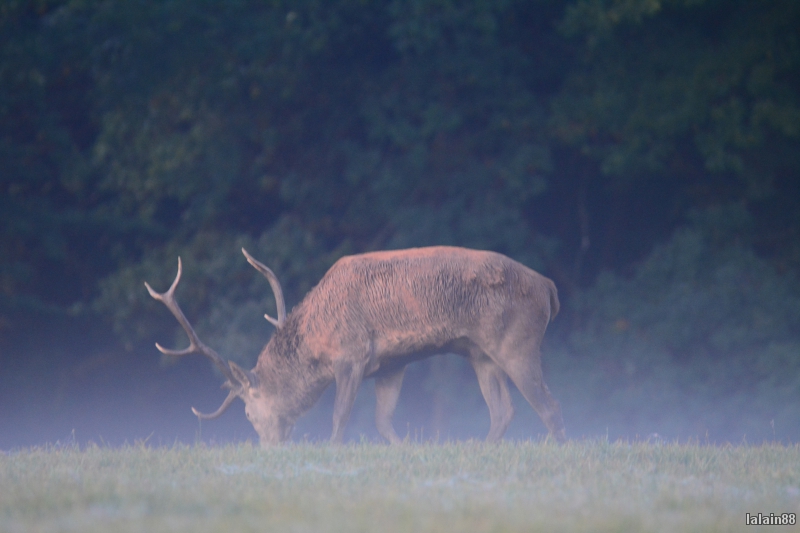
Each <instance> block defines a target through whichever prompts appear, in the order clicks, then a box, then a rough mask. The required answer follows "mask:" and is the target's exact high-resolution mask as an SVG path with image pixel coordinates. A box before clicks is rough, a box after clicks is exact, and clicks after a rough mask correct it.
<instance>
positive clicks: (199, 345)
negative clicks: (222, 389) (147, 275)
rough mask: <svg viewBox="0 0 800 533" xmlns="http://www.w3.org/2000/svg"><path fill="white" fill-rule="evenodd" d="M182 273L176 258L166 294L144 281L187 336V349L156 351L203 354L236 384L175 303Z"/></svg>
mask: <svg viewBox="0 0 800 533" xmlns="http://www.w3.org/2000/svg"><path fill="white" fill-rule="evenodd" d="M182 272H183V267H182V265H181V258H180V257H178V274H177V275H176V276H175V281H173V282H172V285H170V287H169V289H168V290H167V292H163V293H158V292H156V291H154V290H153V288H152V287H150V284H148V283H147V282H146V281H145V282H144V286H145V287H147V292H149V293H150V296H152V297H153V298H155V299H156V300H158V301H159V302H161V303H163V304H164V305H165V306H167V309H169V310H170V312H172V315H173V316H174V317H175V318H176V319H177V320H178V323H179V324H180V325H181V327H182V328H183V331H185V332H186V335H188V336H189V347H188V348H185V349H183V350H169V349H167V348H164V347H163V346H161V345H160V344H158V343H156V348H158V351H160V352H161V353H163V354H166V355H174V356H184V355H189V354H193V353H200V354H203V355H205V356H206V357H208V358H209V359H210V360H211V362H212V363H214V365H215V366H216V367H217V368H219V370H220V372H222V374H223V375H224V376H225V377H226V378H228V380H229V381H230V382H231V383H238V381H237V380H236V378H235V377H234V376H233V373H232V372H231V369H230V366H229V365H228V363H227V361H225V360H224V359H223V358H222V357H220V356H219V354H218V353H217V352H215V351H214V350H213V349H211V348H209V347H208V346H206V345H205V344H203V342H202V341H201V340H200V338H199V337H198V336H197V333H195V331H194V328H192V325H191V324H189V321H188V320H186V316H185V315H184V314H183V311H181V308H180V307H179V306H178V302H177V301H175V288H176V287H177V286H178V282H179V281H180V280H181V273H182ZM231 393H232V394H235V393H234V392H233V390H231ZM227 401H228V400H226V402H227ZM223 405H224V404H223Z"/></svg>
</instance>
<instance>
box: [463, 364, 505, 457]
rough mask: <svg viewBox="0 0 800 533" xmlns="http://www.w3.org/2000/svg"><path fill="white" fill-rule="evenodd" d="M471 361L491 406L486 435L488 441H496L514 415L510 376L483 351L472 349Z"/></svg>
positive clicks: (482, 391) (487, 403)
mask: <svg viewBox="0 0 800 533" xmlns="http://www.w3.org/2000/svg"><path fill="white" fill-rule="evenodd" d="M469 360H470V363H472V368H473V369H474V370H475V374H476V375H477V376H478V384H479V385H480V387H481V393H483V399H484V400H486V405H488V406H489V418H490V419H491V426H490V427H489V434H488V435H486V441H487V442H496V441H499V440H500V439H502V438H503V435H505V433H506V429H508V425H509V424H510V423H511V418H512V417H513V416H514V404H513V403H512V402H511V395H510V394H509V392H508V378H507V376H506V373H505V372H504V371H503V369H502V368H500V367H499V366H497V364H495V362H494V361H492V360H491V359H489V358H488V357H487V356H486V355H485V354H483V352H480V351H478V350H472V351H471V353H470V358H469Z"/></svg>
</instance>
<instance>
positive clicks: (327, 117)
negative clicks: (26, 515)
mask: <svg viewBox="0 0 800 533" xmlns="http://www.w3.org/2000/svg"><path fill="white" fill-rule="evenodd" d="M429 244H453V245H460V246H467V247H473V248H481V249H491V250H495V251H498V252H501V253H504V254H506V255H509V256H510V257H513V258H514V259H517V260H519V261H521V262H522V263H524V264H526V265H528V266H530V267H532V268H534V269H536V270H538V271H540V272H542V273H543V274H545V275H547V276H549V277H551V278H552V279H553V280H554V281H555V282H556V284H557V285H558V287H559V290H560V296H561V301H562V313H561V314H560V315H559V316H558V317H557V319H556V320H555V321H554V323H553V324H552V325H551V328H550V330H549V331H548V336H547V341H546V345H545V347H544V351H545V372H546V378H547V380H548V383H549V384H550V388H551V390H552V392H553V393H554V395H555V396H556V397H557V398H558V399H559V400H560V402H561V403H562V407H563V410H564V419H565V422H566V425H567V432H568V435H569V436H571V437H581V436H604V435H608V436H609V437H611V438H616V437H626V438H636V437H637V436H638V437H639V438H656V437H655V436H654V434H658V435H660V436H661V438H667V439H675V438H677V439H687V438H697V439H700V440H705V439H708V440H710V441H713V442H721V441H726V440H729V441H732V442H741V441H742V440H743V439H745V440H747V441H751V442H760V441H761V440H764V439H767V440H783V441H797V440H800V281H799V279H798V274H800V3H798V2H796V1H795V0H765V1H760V2H753V1H750V0H738V1H737V0H660V1H659V0H491V1H490V0H486V1H482V0H471V1H467V0H464V1H453V0H408V1H388V2H373V1H368V0H330V1H318V0H300V1H295V2H288V1H287V2H284V1H278V0H274V1H267V0H226V1H224V2H222V1H219V2H215V1H210V0H206V1H201V0H170V1H163V2H149V1H132V0H125V1H117V0H103V1H100V0H59V1H56V0H29V1H24V0H2V2H0V447H13V446H26V445H31V444H43V443H45V442H55V441H59V442H63V441H65V440H68V439H78V440H80V441H85V440H92V439H93V440H96V441H104V442H119V441H121V440H129V441H133V440H136V439H146V438H151V439H153V440H158V441H160V442H172V441H173V440H174V439H180V440H185V441H190V442H191V441H192V439H197V438H201V439H206V440H211V441H225V440H229V439H234V440H235V439H245V438H255V433H254V432H253V431H252V429H251V428H250V427H249V425H248V424H247V421H246V419H245V418H244V415H243V413H242V412H241V411H243V410H242V409H240V408H238V407H234V408H232V409H231V410H230V412H229V413H226V415H225V416H224V417H223V419H220V420H219V421H215V422H207V423H205V424H204V425H203V426H202V427H200V426H198V424H197V421H196V419H195V418H194V417H193V415H192V414H191V412H190V411H189V406H190V405H195V406H197V407H198V408H201V409H204V410H210V409H214V408H216V406H217V405H218V402H219V401H221V399H222V397H223V396H224V393H223V392H221V391H219V390H218V389H217V387H218V386H219V384H220V382H221V380H220V379H219V377H218V376H215V375H214V373H213V371H212V368H211V365H209V364H208V363H207V361H205V360H194V359H191V358H190V359H189V360H182V361H180V362H179V363H175V362H174V361H169V360H166V359H164V358H160V357H161V356H160V355H159V354H158V352H156V350H155V348H154V347H153V345H152V343H153V341H155V340H158V341H160V342H161V343H162V344H165V345H168V346H176V347H183V346H184V345H185V344H186V342H187V341H186V339H185V336H184V334H183V333H182V331H180V330H179V328H178V326H177V324H176V322H175V321H174V319H173V318H172V316H171V315H170V314H169V313H168V312H167V311H166V309H164V308H163V306H161V304H158V303H157V302H154V301H153V300H151V299H150V298H149V296H148V295H147V292H146V291H145V289H144V286H143V281H145V280H147V281H149V282H150V283H151V284H152V285H153V286H154V288H156V289H157V290H164V289H166V287H167V286H168V284H169V282H170V281H171V279H172V277H173V276H174V275H175V271H176V266H177V256H181V258H182V260H183V264H184V277H183V281H182V282H181V287H180V288H179V290H178V299H179V301H180V302H181V305H182V307H183V309H184V311H185V312H186V314H187V315H188V316H189V318H190V320H191V321H192V322H193V324H194V325H195V327H196V329H197V331H198V333H199V334H200V336H201V338H203V339H204V341H205V342H206V343H207V344H209V345H211V346H213V347H214V348H216V349H217V351H219V352H220V353H221V354H223V355H224V356H225V357H229V358H230V359H232V360H235V361H237V362H239V363H241V364H243V365H252V364H253V363H254V362H255V358H256V357H257V354H258V352H259V350H260V348H261V347H262V346H263V344H264V343H265V342H266V341H267V340H268V339H269V335H270V333H271V326H270V325H269V324H268V323H267V322H266V321H265V320H264V319H263V316H262V315H263V313H264V312H269V313H270V314H274V303H273V300H272V294H271V292H270V289H269V286H268V284H267V283H266V282H265V280H264V279H263V278H262V277H261V276H260V275H258V274H257V273H256V272H255V271H254V270H253V269H252V268H251V267H250V266H249V265H247V264H246V262H245V261H244V258H243V257H242V255H241V253H240V252H239V250H240V248H241V247H242V246H245V247H247V248H248V250H249V251H250V252H251V253H252V254H253V255H255V256H256V257H258V258H259V259H260V260H261V261H263V262H264V263H266V264H267V265H269V266H270V267H271V268H272V269H273V270H274V271H275V272H276V274H277V275H278V277H279V279H280V280H281V282H282V284H283V287H284V291H285V293H286V295H287V303H288V306H289V307H291V306H292V305H294V304H296V303H297V302H299V300H300V298H301V297H302V296H303V294H305V292H307V291H308V290H309V289H310V288H311V287H312V286H313V285H314V284H315V283H316V282H317V281H318V280H319V278H320V277H321V276H322V275H323V274H324V272H325V270H326V269H327V268H328V267H329V266H330V265H331V264H332V263H333V262H334V261H335V260H336V259H337V258H339V257H341V256H343V255H346V254H351V253H358V252H363V251H369V250H377V249H388V248H403V247H410V246H421V245H429ZM195 359H202V358H200V357H196V358H195ZM370 394H371V384H369V383H367V384H365V386H364V387H363V391H362V393H361V394H360V396H359V401H358V405H357V408H356V410H355V412H354V415H353V419H352V420H351V424H350V430H349V431H350V436H351V438H359V435H366V436H367V437H368V438H373V437H374V436H375V431H374V429H373V427H372V422H371V416H372V414H371V413H372V411H371V409H372V408H373V406H372V403H373V400H372V398H371V397H370ZM330 399H331V394H330V393H329V394H327V395H326V396H325V397H324V399H323V401H322V402H321V404H320V405H319V406H318V407H316V408H315V409H314V410H313V411H312V412H311V413H310V414H309V415H308V416H307V417H306V418H304V419H303V420H301V423H300V426H299V427H298V429H297V430H296V431H295V434H294V438H296V439H301V438H310V439H316V438H325V437H326V436H327V433H328V432H329V431H330V420H329V418H330V405H329V404H330ZM515 403H516V406H517V418H516V420H515V423H514V425H513V426H512V428H511V430H510V432H509V435H510V436H512V437H517V438H536V437H537V435H539V434H541V433H543V432H544V428H543V426H542V425H541V423H540V422H539V421H538V419H536V417H535V415H534V414H533V412H532V410H531V409H530V408H529V406H527V405H526V404H525V403H524V402H523V401H522V400H521V398H520V397H519V396H517V397H516V400H515ZM239 405H240V404H239ZM326 424H327V426H326ZM396 427H397V429H398V433H400V434H401V435H403V434H406V433H407V434H409V435H410V436H412V437H415V438H428V437H436V436H437V435H438V436H439V438H442V439H443V438H464V437H479V438H480V437H482V436H483V434H484V433H485V431H487V429H488V412H487V410H486V408H485V406H484V405H483V400H482V398H481V397H480V393H479V390H478V387H477V383H476V380H475V377H474V375H473V374H472V371H471V369H470V368H469V367H468V365H464V364H463V362H462V361H460V360H459V359H458V358H457V357H455V356H446V357H440V358H434V359H432V360H429V361H426V362H423V363H418V364H416V365H414V367H413V368H411V369H410V372H409V374H408V376H407V378H406V382H405V388H404V393H403V396H402V397H401V404H400V407H399V408H398V415H397V420H396Z"/></svg>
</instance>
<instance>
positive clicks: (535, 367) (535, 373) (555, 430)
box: [498, 343, 567, 442]
mask: <svg viewBox="0 0 800 533" xmlns="http://www.w3.org/2000/svg"><path fill="white" fill-rule="evenodd" d="M504 352H505V353H504V354H503V355H505V357H501V358H499V359H500V360H499V361H498V364H499V365H500V366H501V367H502V368H503V370H505V371H506V373H507V374H508V377H510V378H511V381H513V382H514V385H516V386H517V388H518V389H519V391H520V392H521V393H522V395H523V396H524V397H525V399H526V400H527V401H528V403H529V404H531V407H533V409H534V410H535V411H536V413H537V414H538V415H539V417H540V418H541V419H542V422H544V425H545V426H547V430H548V431H549V432H550V434H551V435H552V436H553V437H554V438H555V439H556V440H557V441H558V442H565V441H566V440H567V436H566V432H565V430H564V420H563V418H562V417H561V406H560V405H559V404H558V402H557V401H556V399H555V398H553V395H552V394H550V389H548V388H547V385H546V384H545V382H544V378H543V377H542V364H541V356H540V354H539V347H538V343H537V344H536V346H535V347H534V348H532V349H531V348H530V347H528V348H526V349H515V350H504Z"/></svg>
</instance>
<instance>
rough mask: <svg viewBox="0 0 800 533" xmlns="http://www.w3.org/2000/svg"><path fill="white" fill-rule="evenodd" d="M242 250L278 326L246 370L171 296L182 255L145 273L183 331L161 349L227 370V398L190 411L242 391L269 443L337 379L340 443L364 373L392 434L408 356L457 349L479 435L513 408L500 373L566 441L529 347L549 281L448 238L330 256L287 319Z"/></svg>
mask: <svg viewBox="0 0 800 533" xmlns="http://www.w3.org/2000/svg"><path fill="white" fill-rule="evenodd" d="M242 253H244V255H245V257H246V258H247V261H248V262H249V263H250V264H251V265H252V266H253V267H255V269H256V270H258V271H259V272H261V273H262V274H263V275H264V276H265V277H266V278H267V280H268V281H269V283H270V285H271V286H272V291H273V292H274V294H275V302H276V305H277V310H278V318H277V319H275V318H272V317H270V316H268V315H264V316H265V317H266V318H267V320H269V321H270V322H271V323H272V324H274V325H275V328H276V330H275V333H274V334H273V336H272V338H271V339H270V341H269V342H268V343H267V345H266V346H265V347H264V349H263V350H262V351H261V354H260V355H259V357H258V362H257V363H256V366H255V368H253V369H252V370H250V371H246V370H243V369H242V368H241V367H240V366H239V365H237V364H236V363H234V362H232V361H226V360H224V359H222V358H221V357H220V356H219V355H218V354H217V353H216V352H215V351H214V350H212V349H211V348H209V347H208V346H206V345H205V344H203V343H202V342H201V341H200V339H199V338H198V337H197V334H196V333H195V332H194V329H192V326H191V325H190V324H189V321H188V320H186V317H185V316H184V314H183V312H182V311H181V309H180V307H178V304H177V302H176V301H175V287H177V285H178V282H179V281H180V279H181V260H180V258H178V275H177V276H175V281H173V282H172V286H171V287H170V288H169V290H167V292H165V293H163V294H159V293H157V292H155V291H154V290H153V289H152V288H151V287H150V285H148V284H147V283H146V282H145V286H146V287H147V290H148V291H149V293H150V296H152V297H153V298H155V299H156V300H159V301H161V302H163V303H164V305H166V306H167V308H168V309H169V310H170V311H171V312H172V314H173V315H175V318H177V319H178V322H179V323H180V325H181V326H182V327H183V329H184V330H185V331H186V334H187V335H188V336H189V342H190V344H189V347H188V348H186V349H185V350H167V349H165V348H162V347H161V346H160V345H159V344H158V343H156V347H157V348H158V349H159V350H160V351H161V352H162V353H164V354H168V355H175V356H182V355H188V354H193V353H200V354H203V355H205V356H206V357H208V358H209V359H210V360H211V361H212V362H213V363H214V364H215V365H216V366H217V368H219V370H220V371H221V372H222V374H223V375H224V376H225V378H226V381H225V383H224V385H223V386H224V387H225V388H227V389H229V391H230V392H228V396H227V398H225V401H223V402H222V405H221V406H220V408H219V409H217V410H216V411H215V412H213V413H210V414H204V413H200V412H198V411H197V410H196V409H194V408H192V411H193V412H194V414H195V415H197V416H198V417H199V418H201V419H210V418H216V417H218V416H219V415H221V414H222V413H223V412H224V411H225V410H226V409H227V408H228V406H230V404H231V403H232V402H233V400H235V399H236V398H241V399H242V400H243V401H244V404H245V413H246V414H247V418H248V419H249V420H250V422H251V423H252V424H253V427H254V428H255V430H256V432H257V433H258V435H259V437H260V438H261V444H262V445H269V444H274V443H279V442H282V441H285V440H286V439H288V438H289V434H290V433H291V431H292V428H293V427H294V423H295V421H296V420H297V418H298V417H299V416H300V415H301V414H303V413H304V412H306V411H308V410H309V409H310V408H311V406H312V405H314V403H315V402H316V401H317V400H318V399H319V397H320V396H321V395H322V392H323V391H324V390H325V388H326V387H327V386H328V385H329V384H330V383H331V382H332V381H335V382H336V399H335V401H334V407H333V433H332V435H331V441H332V442H336V443H338V442H341V441H342V436H343V434H344V427H345V424H346V423H347V420H348V418H349V416H350V410H351V408H352V407H353V401H354V400H355V397H356V391H357V390H358V386H359V385H360V384H361V381H362V380H363V379H364V378H366V377H373V378H375V396H376V399H377V406H376V409H375V423H376V425H377V428H378V432H379V433H380V434H381V435H382V436H383V437H384V438H386V439H387V440H388V441H390V442H392V443H396V442H399V441H400V438H399V437H398V436H397V433H395V431H394V428H393V427H392V415H393V414H394V410H395V406H396V405H397V399H398V397H399V396H400V387H401V385H402V382H403V373H404V371H405V367H406V365H407V364H409V363H410V362H413V361H416V360H419V359H421V358H424V357H429V356H431V355H434V354H441V353H457V354H460V355H463V356H464V357H466V358H467V359H468V360H469V362H470V363H471V364H472V367H473V368H474V369H475V373H476V374H477V375H478V383H479V384H480V389H481V392H482V393H483V397H484V399H485V400H486V403H487V404H488V406H489V415H490V418H491V426H490V429H489V434H488V435H487V437H486V440H487V441H496V440H499V439H500V438H502V437H503V434H504V433H505V431H506V428H508V424H509V423H510V422H511V417H512V416H513V414H514V408H513V406H512V403H511V396H510V395H509V392H508V384H507V377H510V378H511V381H513V382H514V384H515V385H516V386H517V388H518V389H519V390H520V392H521V393H522V395H523V396H524V397H525V399H526V400H527V401H528V403H530V404H531V406H533V408H534V409H535V410H536V412H537V413H538V414H539V416H540V417H541V418H542V420H543V421H544V423H545V425H546V426H547V429H548V430H549V431H550V434H551V435H552V436H553V437H555V439H556V440H558V441H559V442H563V441H564V440H565V439H566V436H565V432H564V422H563V421H562V419H561V409H560V407H559V405H558V402H557V401H556V400H555V399H554V398H553V397H552V396H551V395H550V391H549V390H548V388H547V385H545V383H544V380H543V378H542V366H541V354H540V351H539V345H540V344H541V341H542V337H543V336H544V332H545V329H546V328H547V324H548V323H549V322H550V320H551V319H552V318H553V317H554V316H555V315H556V313H558V308H559V303H558V295H557V292H556V287H555V285H554V284H553V282H552V281H550V280H549V279H548V278H546V277H544V276H542V275H540V274H538V273H536V272H534V271H533V270H531V269H529V268H527V267H526V266H524V265H522V264H520V263H517V262H516V261H513V260H512V259H509V258H508V257H506V256H504V255H500V254H498V253H494V252H484V251H477V250H468V249H465V248H455V247H449V246H435V247H430V248H414V249H409V250H396V251H385V252H371V253H365V254H360V255H352V256H348V257H343V258H341V259H339V260H338V261H337V262H336V263H335V264H334V265H333V266H332V267H331V268H330V270H328V272H327V273H326V274H325V276H323V277H322V280H320V282H319V284H318V285H317V286H316V287H314V288H313V289H312V290H311V292H309V293H308V294H307V295H306V297H305V298H304V299H303V301H301V302H300V304H299V305H298V306H297V307H295V308H294V310H293V311H292V312H291V313H290V314H289V315H288V316H287V314H286V308H285V305H284V300H283V292H282V291H281V285H280V283H279V282H278V278H277V277H276V276H275V274H274V273H273V272H272V271H271V270H270V269H269V268H267V267H266V266H265V265H263V264H262V263H260V262H259V261H257V260H256V259H254V258H253V257H252V256H251V255H250V254H248V253H247V251H246V250H245V249H244V248H242Z"/></svg>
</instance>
